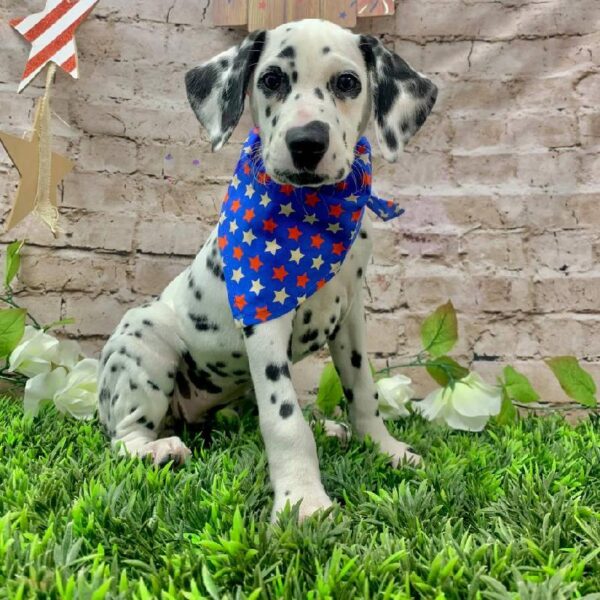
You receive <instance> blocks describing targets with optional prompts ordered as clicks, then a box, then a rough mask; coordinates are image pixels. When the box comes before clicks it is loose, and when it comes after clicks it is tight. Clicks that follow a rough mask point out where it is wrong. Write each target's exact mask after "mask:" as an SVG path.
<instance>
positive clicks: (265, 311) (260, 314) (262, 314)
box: [255, 306, 271, 321]
mask: <svg viewBox="0 0 600 600" xmlns="http://www.w3.org/2000/svg"><path fill="white" fill-rule="evenodd" d="M270 316H271V313H270V311H269V308H268V307H267V306H260V307H258V308H257V309H256V315H255V317H256V318H257V319H258V320H259V321H266V320H268V318H269V317H270Z"/></svg>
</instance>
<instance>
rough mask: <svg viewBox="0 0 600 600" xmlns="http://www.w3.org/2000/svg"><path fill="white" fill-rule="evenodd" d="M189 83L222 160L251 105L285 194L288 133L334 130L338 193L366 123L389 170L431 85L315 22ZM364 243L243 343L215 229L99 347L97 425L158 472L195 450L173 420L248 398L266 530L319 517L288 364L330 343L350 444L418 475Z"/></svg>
mask: <svg viewBox="0 0 600 600" xmlns="http://www.w3.org/2000/svg"><path fill="white" fill-rule="evenodd" d="M274 65H275V66H276V67H277V69H278V72H279V74H280V76H281V77H282V78H283V79H284V80H287V84H286V86H287V87H286V89H285V90H281V89H280V90H278V91H277V93H271V90H265V88H264V85H262V87H261V83H260V82H261V78H262V77H263V76H264V74H265V73H266V72H267V71H268V70H269V69H272V68H273V66H274ZM348 72H351V73H352V76H355V77H356V78H358V80H359V82H360V91H359V92H358V93H355V92H356V89H354V90H353V93H352V94H350V95H344V94H342V93H340V92H339V90H337V88H336V85H337V84H336V81H337V79H336V78H337V77H339V75H340V73H348ZM294 73H296V74H295V75H294ZM186 84H187V88H188V96H189V98H190V102H191V104H192V108H193V109H194V111H195V113H196V115H197V117H198V118H199V120H200V122H201V123H202V124H203V125H204V127H205V128H206V129H207V131H208V132H209V135H210V137H211V140H212V142H213V146H214V147H215V148H216V149H218V148H219V147H220V146H221V145H222V144H223V143H225V141H226V140H227V139H228V137H229V136H230V134H231V132H232V130H233V128H234V127H235V125H236V124H237V121H238V119H239V116H240V115H241V112H242V110H243V106H244V96H245V95H246V93H249V94H250V97H251V101H250V104H251V107H252V113H253V116H254V120H255V123H256V124H257V125H258V126H259V127H260V131H261V138H262V140H263V159H264V162H265V165H266V169H267V172H268V173H269V174H270V175H272V176H273V177H274V178H275V179H276V180H278V181H282V182H285V181H286V177H291V178H292V180H293V179H294V176H295V174H296V173H297V172H298V169H296V167H295V166H294V164H293V163H292V160H291V158H290V152H289V151H288V149H287V147H286V144H285V133H286V131H288V130H289V129H290V128H291V127H298V126H302V125H304V124H305V123H308V122H310V121H313V120H316V119H318V120H320V121H323V122H325V123H326V124H327V125H328V126H329V128H330V140H329V147H328V149H327V152H326V154H325V155H324V156H323V158H322V160H321V162H320V163H319V165H318V166H317V172H318V173H319V176H320V177H322V181H323V182H325V183H327V182H333V181H339V180H340V179H343V178H345V177H346V176H347V174H348V167H349V165H351V163H352V161H353V159H354V154H353V152H354V146H355V144H356V141H357V139H358V138H359V137H360V135H362V133H363V131H364V129H365V127H366V125H367V122H368V118H369V115H370V113H371V111H372V110H373V113H374V116H375V123H376V130H377V135H378V139H379V142H380V146H381V148H382V151H383V153H384V156H385V157H386V158H388V159H389V160H394V159H395V158H396V156H397V154H398V152H399V151H400V150H401V148H402V146H403V144H404V143H405V142H406V141H407V139H408V138H409V137H410V136H411V135H412V134H413V133H414V132H415V131H416V130H417V129H418V127H420V125H421V124H422V123H423V121H424V120H425V118H426V116H427V114H428V113H429V111H430V110H431V107H432V106H433V103H434V101H435V94H436V88H435V86H434V85H433V84H432V83H431V82H429V80H427V79H425V78H423V77H422V76H421V75H419V74H418V73H416V72H415V71H413V70H412V69H410V67H409V66H408V65H407V64H406V63H405V62H404V61H402V59H400V58H399V57H398V56H396V55H395V54H393V53H391V52H390V51H388V50H387V49H385V48H384V47H383V46H382V45H381V44H380V43H379V41H378V40H376V39H375V38H371V37H368V36H358V35H355V34H353V33H351V32H349V31H347V30H344V29H342V28H340V27H337V26H336V25H333V24H331V23H328V22H325V21H318V20H306V21H300V22H298V23H292V24H288V25H282V26H281V27H278V28H277V29H275V30H272V31H269V32H255V33H254V34H251V35H250V36H248V38H246V39H245V40H244V41H243V42H242V43H241V44H240V45H239V46H237V47H236V48H232V49H231V50H228V51H227V52H225V53H223V54H221V55H219V56H217V57H215V58H214V59H213V60H211V61H209V63H206V64H204V65H202V66H200V67H197V68H196V69H193V70H192V71H190V72H189V73H188V76H187V78H186ZM288 88H289V89H288ZM317 89H318V90H319V91H318V92H317ZM265 92H266V93H265ZM284 92H285V93H284ZM267 115H268V116H267ZM288 181H289V180H288ZM371 239H372V235H371V231H370V224H369V222H368V220H367V219H366V218H365V219H364V220H363V226H362V229H361V232H360V235H359V236H358V237H357V239H356V242H355V243H354V245H353V246H352V248H351V250H350V251H349V253H348V255H347V257H346V259H345V261H344V263H343V265H342V267H341V269H340V271H339V272H338V273H337V275H336V276H335V277H334V278H333V279H331V280H330V281H329V282H328V283H327V284H326V285H325V286H324V287H323V288H321V289H320V290H319V291H318V292H317V293H315V294H314V295H313V296H311V297H310V298H309V299H308V300H306V302H304V303H303V304H302V306H301V307H299V308H298V309H297V310H296V311H294V312H292V313H288V314H287V315H284V316H283V317H281V318H278V319H275V320H272V321H268V322H266V323H264V324H261V325H257V326H254V327H249V328H245V329H244V330H240V329H238V328H236V327H235V325H234V321H233V317H232V315H231V313H230V310H229V305H228V301H227V296H226V289H225V283H224V281H223V271H222V265H221V258H220V254H219V251H218V247H217V239H216V230H215V231H214V232H213V233H212V234H211V236H210V237H209V239H208V240H207V242H206V243H205V245H204V246H203V248H202V249H201V250H200V252H199V253H198V255H197V257H196V259H195V260H194V262H193V264H192V265H191V266H190V267H189V268H188V269H186V270H185V271H184V272H183V273H181V274H180V275H179V276H178V277H176V278H175V280H174V281H172V282H171V283H170V284H169V285H168V287H167V288H166V289H165V290H164V291H163V293H162V294H161V295H160V297H159V298H158V299H157V300H156V301H154V302H152V303H149V304H147V305H145V306H142V307H139V308H134V309H132V310H130V311H128V312H127V314H126V315H125V316H124V317H123V319H122V321H121V322H120V324H119V325H118V327H117V329H116V331H115V332H114V333H113V335H112V336H111V337H110V339H109V341H108V342H107V344H106V347H105V348H104V351H103V354H102V360H101V369H100V419H101V422H102V423H103V424H104V426H105V427H106V428H107V430H108V432H109V435H110V437H111V439H112V443H113V445H116V444H118V443H121V444H122V447H124V448H125V449H126V450H127V451H128V452H130V453H132V454H135V455H138V456H145V455H151V456H152V457H153V459H154V461H155V462H156V463H157V464H161V463H163V462H165V461H167V460H170V459H175V460H176V461H179V462H183V461H184V460H185V459H187V457H188V456H189V455H190V451H189V449H188V448H187V447H186V446H185V445H184V444H183V442H182V441H181V440H180V439H179V438H178V437H176V436H170V437H165V436H166V435H167V429H168V425H169V421H170V420H171V419H172V418H180V419H184V420H186V421H188V422H197V421H201V420H202V419H203V418H205V417H206V414H207V413H208V412H210V410H211V408H214V407H217V406H221V405H224V404H227V403H229V402H231V401H233V400H236V399H238V398H240V396H242V395H244V394H245V393H246V392H247V391H248V390H249V389H251V388H252V387H253V388H254V392H255V395H256V401H257V404H258V410H259V419H260V428H261V432H262V435H263V439H264V442H265V447H266V451H267V456H268V460H269V470H270V478H271V483H272V486H273V489H274V492H275V502H274V506H273V513H272V514H273V517H275V515H276V514H277V513H278V512H279V511H280V510H281V509H282V508H283V507H284V505H285V504H286V502H288V501H289V502H291V503H292V504H294V503H296V502H301V505H300V516H301V517H304V516H306V515H309V514H311V513H313V512H314V511H315V510H318V509H321V508H325V507H327V506H329V505H330V504H331V501H330V499H329V497H328V495H327V493H326V491H325V490H324V488H323V485H322V483H321V479H320V474H319V465H318V460H317V452H316V448H315V441H314V438H313V435H312V433H311V431H310V429H309V426H308V424H307V423H306V422H305V420H304V418H303V416H302V412H301V410H300V407H299V405H298V401H297V397H296V393H295V391H294V388H293V386H292V381H291V378H290V377H289V363H290V362H296V361H298V360H301V359H302V358H303V357H305V356H306V355H307V354H309V353H311V352H313V351H315V350H316V349H318V348H321V347H322V346H323V345H325V344H326V343H327V344H328V345H329V348H330V351H331V354H332V357H333V361H334V363H335V366H336V368H337V370H338V372H339V375H340V377H341V380H342V383H343V386H344V390H345V393H346V396H347V398H348V401H349V412H350V419H351V421H352V426H353V428H354V431H355V432H356V433H357V434H358V435H359V436H360V437H364V436H367V435H368V436H370V437H371V438H372V439H373V440H374V441H375V442H376V443H378V444H379V447H380V449H381V451H382V452H384V453H385V454H388V455H389V456H390V457H391V461H392V463H393V464H394V465H396V464H398V463H399V462H400V461H402V460H410V461H412V462H417V461H418V460H419V457H418V456H417V455H416V454H414V453H412V452H411V451H410V449H409V448H408V447H407V446H406V444H404V443H402V442H399V441H397V440H395V439H394V438H393V437H392V436H391V435H390V434H389V433H388V431H387V429H386V427H385V425H384V422H383V420H382V419H381V417H380V416H379V412H378V410H377V393H376V389H375V384H374V382H373V377H372V374H371V371H370V369H369V364H368V360H367V353H366V349H365V347H366V343H365V324H364V305H363V293H362V282H363V276H364V272H365V270H366V267H367V263H368V260H369V257H370V254H371Z"/></svg>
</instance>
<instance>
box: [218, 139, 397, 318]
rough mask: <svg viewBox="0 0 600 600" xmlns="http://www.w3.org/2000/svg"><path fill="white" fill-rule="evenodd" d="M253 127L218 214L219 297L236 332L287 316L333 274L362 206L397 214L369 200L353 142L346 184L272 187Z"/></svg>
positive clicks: (362, 153) (363, 153)
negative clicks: (222, 290) (222, 293)
mask: <svg viewBox="0 0 600 600" xmlns="http://www.w3.org/2000/svg"><path fill="white" fill-rule="evenodd" d="M260 143H261V142H260V137H259V135H258V130H257V129H253V130H252V131H251V132H250V135H249V136H248V139H247V140H246V142H245V143H244V147H243V150H242V154H241V157H240V160H239V162H238V164H237V167H236V169H235V173H234V174H233V178H232V180H231V184H230V185H229V189H228V190H227V194H226V195H225V200H224V202H223V206H222V208H221V216H220V219H219V228H218V235H219V238H218V243H219V248H220V250H221V255H222V257H223V271H224V275H225V283H226V286H227V296H228V298H229V304H230V306H231V310H232V312H233V317H234V319H235V322H236V324H237V325H238V326H240V327H241V326H246V325H254V324H256V323H262V322H264V321H269V320H271V319H276V318H277V317H280V316H281V315H284V314H285V313H287V312H289V311H291V310H294V309H295V308H296V307H297V306H299V305H300V304H302V302H304V300H306V299H307V298H309V297H310V296H312V295H313V294H314V293H315V292H316V291H317V290H319V289H320V288H321V287H323V286H324V285H325V284H326V283H327V282H328V281H329V280H330V279H331V278H332V277H333V276H334V275H335V274H336V273H337V272H338V270H339V269H340V267H341V265H342V263H343V262H344V258H345V257H346V254H347V252H348V250H349V248H350V246H352V243H353V242H354V240H355V238H356V236H357V234H358V232H359V230H360V225H361V221H362V217H363V214H364V211H365V206H368V207H369V208H370V209H371V210H372V211H373V212H374V213H375V214H376V215H377V216H379V217H381V218H382V219H384V220H388V219H392V218H393V217H397V216H399V215H401V214H402V213H403V212H404V209H401V208H399V207H398V206H397V205H396V204H394V203H393V202H392V201H386V200H382V199H381V198H377V197H376V196H373V195H372V194H371V147H370V145H369V142H368V141H367V139H366V138H364V137H363V138H361V139H360V140H359V141H358V144H357V145H356V149H355V153H354V154H355V156H356V159H355V161H354V164H353V165H352V172H351V173H350V175H349V176H348V178H347V179H345V180H344V181H341V182H339V183H336V184H334V185H324V186H321V187H318V188H315V187H294V186H291V185H280V184H278V183H275V182H274V181H273V180H272V179H271V178H270V177H269V176H268V175H267V173H266V172H265V168H264V165H263V163H262V160H261V158H260V154H261V152H260Z"/></svg>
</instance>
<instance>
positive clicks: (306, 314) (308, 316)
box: [302, 309, 312, 325]
mask: <svg viewBox="0 0 600 600" xmlns="http://www.w3.org/2000/svg"><path fill="white" fill-rule="evenodd" d="M311 319H312V311H311V310H310V309H307V310H305V311H304V314H303V315H302V322H303V323H304V324H305V325H308V324H309V323H310V320H311Z"/></svg>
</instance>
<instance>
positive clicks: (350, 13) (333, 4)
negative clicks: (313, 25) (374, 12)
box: [321, 0, 356, 27]
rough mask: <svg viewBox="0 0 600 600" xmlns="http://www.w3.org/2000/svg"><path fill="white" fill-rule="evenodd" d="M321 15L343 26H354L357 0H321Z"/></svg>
mask: <svg viewBox="0 0 600 600" xmlns="http://www.w3.org/2000/svg"><path fill="white" fill-rule="evenodd" d="M321 17H322V18H323V19H327V20H329V21H333V22H334V23H337V24H338V25H341V26H342V27H354V26H355V25H356V0H321Z"/></svg>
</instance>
